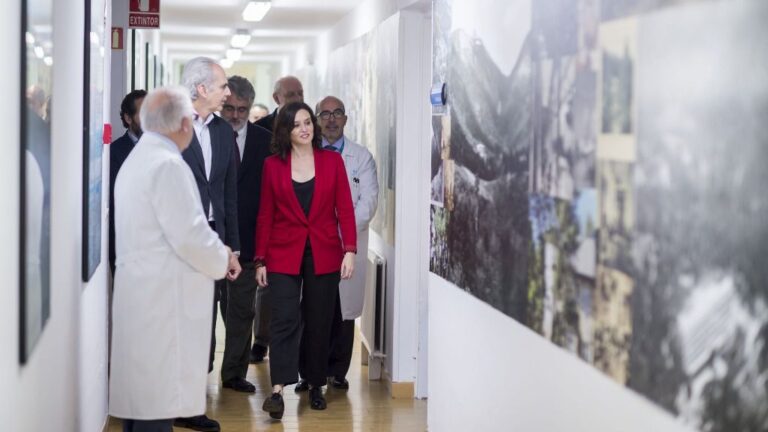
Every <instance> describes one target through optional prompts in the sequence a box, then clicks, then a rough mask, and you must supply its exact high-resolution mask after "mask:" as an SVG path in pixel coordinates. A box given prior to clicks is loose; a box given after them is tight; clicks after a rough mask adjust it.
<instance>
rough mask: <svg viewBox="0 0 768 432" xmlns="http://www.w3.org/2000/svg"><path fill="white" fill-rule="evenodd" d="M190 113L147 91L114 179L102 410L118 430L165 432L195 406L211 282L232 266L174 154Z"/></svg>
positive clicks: (178, 93) (199, 399)
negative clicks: (118, 421)
mask: <svg viewBox="0 0 768 432" xmlns="http://www.w3.org/2000/svg"><path fill="white" fill-rule="evenodd" d="M192 114H193V109H192V103H191V101H190V98H189V94H188V93H187V92H186V91H185V90H184V89H182V88H180V87H179V88H175V87H170V88H160V89H157V90H154V91H152V92H150V93H149V94H148V95H147V97H146V98H145V99H144V104H143V106H142V109H141V113H140V116H141V124H142V126H143V128H144V131H145V132H144V134H143V135H142V137H141V139H140V140H139V142H138V143H137V144H136V147H135V148H134V150H133V152H131V154H130V155H129V156H128V158H127V159H126V161H125V163H124V164H123V166H122V168H121V170H120V173H119V174H118V176H117V179H116V181H115V202H116V203H117V204H116V206H115V209H116V211H117V213H116V214H115V236H116V238H117V242H116V243H117V250H116V267H117V268H116V271H115V292H114V300H113V306H112V317H113V318H112V320H113V327H112V356H111V376H110V382H109V414H110V415H111V416H113V417H117V418H122V419H124V429H123V430H124V431H130V432H139V431H141V432H145V431H146V432H148V431H151V432H161V431H162V432H165V431H172V429H173V427H172V425H173V419H174V418H176V417H182V416H194V415H200V414H203V413H204V412H205V403H206V401H205V385H206V379H207V375H206V367H207V364H208V350H209V345H208V341H209V340H210V337H211V314H212V311H213V280H214V279H220V278H222V277H224V276H225V275H226V276H227V277H228V278H230V279H234V278H236V277H237V275H238V274H239V273H240V265H239V263H238V261H237V258H236V257H235V256H234V254H233V253H232V251H231V250H230V249H229V248H228V247H227V246H225V245H224V244H223V243H222V242H221V240H219V236H218V235H217V234H216V233H215V232H214V231H213V230H211V228H210V227H209V225H208V220H207V217H206V215H205V214H204V213H203V210H202V208H201V206H200V196H199V193H198V191H197V186H196V185H195V180H194V178H193V175H192V172H191V171H190V169H189V166H188V165H187V164H186V162H184V160H183V159H182V157H181V152H182V151H183V150H184V149H185V148H186V147H187V146H188V145H189V143H190V142H191V140H192V133H193V126H192Z"/></svg>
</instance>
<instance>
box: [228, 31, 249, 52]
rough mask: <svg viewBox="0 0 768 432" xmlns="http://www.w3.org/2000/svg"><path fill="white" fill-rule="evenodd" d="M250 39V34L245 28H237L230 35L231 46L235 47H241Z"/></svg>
mask: <svg viewBox="0 0 768 432" xmlns="http://www.w3.org/2000/svg"><path fill="white" fill-rule="evenodd" d="M250 41H251V34H250V33H249V32H248V30H246V29H239V30H237V32H236V33H235V34H234V35H233V36H232V46H233V47H235V48H243V47H245V46H246V45H248V42H250Z"/></svg>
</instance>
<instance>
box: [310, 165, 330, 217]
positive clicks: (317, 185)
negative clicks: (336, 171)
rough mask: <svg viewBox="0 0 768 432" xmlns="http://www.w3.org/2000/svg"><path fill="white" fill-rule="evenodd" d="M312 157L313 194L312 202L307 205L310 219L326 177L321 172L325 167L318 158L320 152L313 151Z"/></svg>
mask: <svg viewBox="0 0 768 432" xmlns="http://www.w3.org/2000/svg"><path fill="white" fill-rule="evenodd" d="M312 156H313V157H314V159H315V190H314V192H312V202H311V203H310V204H309V216H310V217H311V216H312V215H313V214H315V213H316V212H317V210H315V207H317V206H318V205H319V204H317V203H318V201H320V200H319V199H318V198H319V197H320V190H321V189H322V187H323V186H324V184H323V183H322V179H324V178H325V177H326V176H325V175H324V174H325V171H323V169H324V168H325V166H323V163H322V158H321V157H320V152H319V151H317V150H313V151H312Z"/></svg>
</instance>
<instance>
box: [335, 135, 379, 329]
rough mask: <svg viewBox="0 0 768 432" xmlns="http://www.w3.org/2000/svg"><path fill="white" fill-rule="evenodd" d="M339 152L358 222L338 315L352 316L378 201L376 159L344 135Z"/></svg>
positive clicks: (361, 294)
mask: <svg viewBox="0 0 768 432" xmlns="http://www.w3.org/2000/svg"><path fill="white" fill-rule="evenodd" d="M341 156H342V158H343V159H344V166H345V167H346V169H347V177H348V178H349V189H350V190H351V191H352V204H353V205H354V207H355V222H356V224H357V256H355V271H354V273H353V274H352V278H350V279H348V280H342V281H341V283H339V299H340V300H341V316H342V318H343V319H345V320H351V319H355V318H357V317H359V316H360V315H361V314H362V313H363V300H364V298H365V274H366V270H367V267H368V266H367V258H368V225H369V224H370V223H371V219H373V215H374V214H376V207H377V206H378V203H379V180H378V176H377V174H376V162H375V161H374V160H373V156H372V155H371V152H369V151H368V149H367V148H365V147H363V146H361V145H360V144H357V143H355V142H353V141H352V140H350V139H349V138H347V137H344V152H343V153H342V154H341Z"/></svg>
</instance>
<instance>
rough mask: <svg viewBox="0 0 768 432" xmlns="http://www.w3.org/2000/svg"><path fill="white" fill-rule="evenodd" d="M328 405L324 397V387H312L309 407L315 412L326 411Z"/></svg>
mask: <svg viewBox="0 0 768 432" xmlns="http://www.w3.org/2000/svg"><path fill="white" fill-rule="evenodd" d="M327 406H328V405H327V404H326V403H325V398H324V397H323V388H322V387H312V388H311V389H309V407H310V408H312V409H313V410H324V409H325V408H326V407H327Z"/></svg>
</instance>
